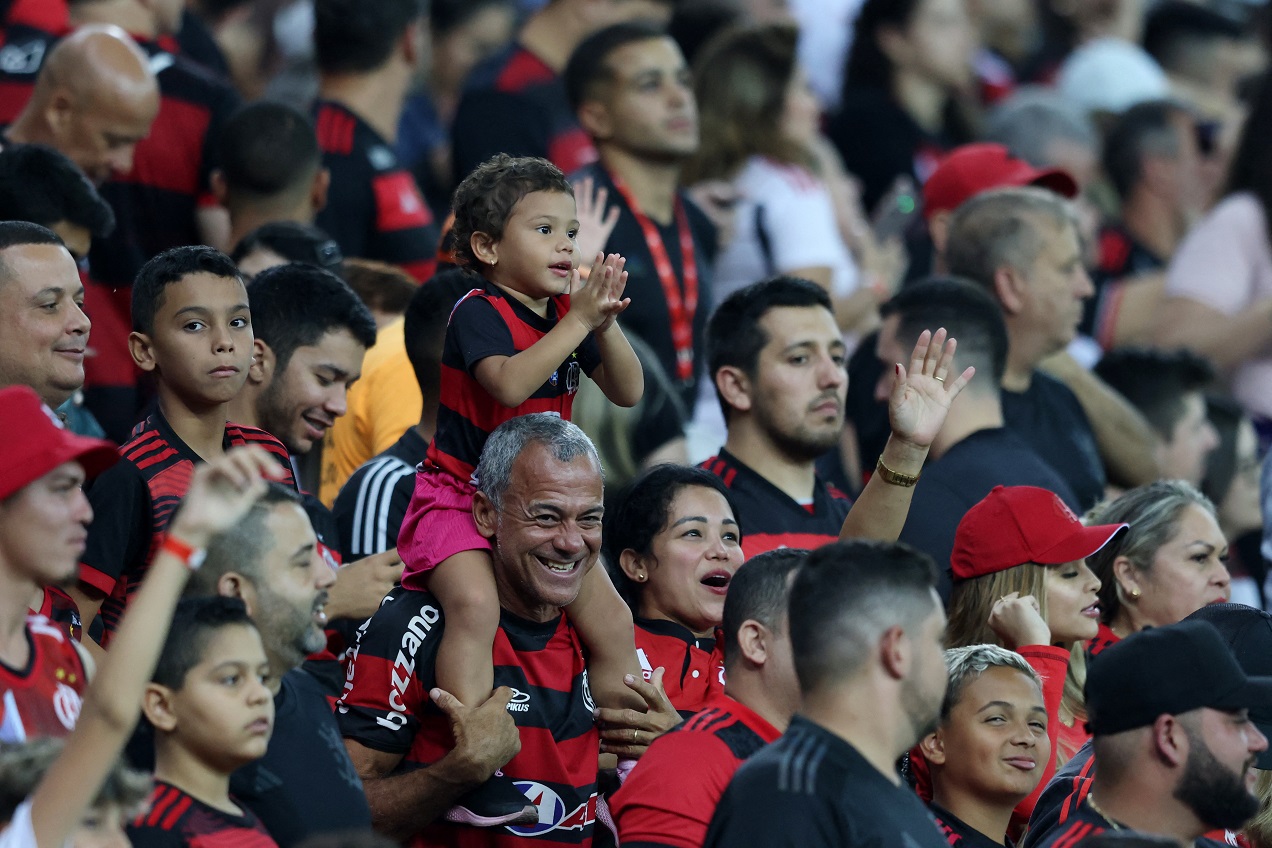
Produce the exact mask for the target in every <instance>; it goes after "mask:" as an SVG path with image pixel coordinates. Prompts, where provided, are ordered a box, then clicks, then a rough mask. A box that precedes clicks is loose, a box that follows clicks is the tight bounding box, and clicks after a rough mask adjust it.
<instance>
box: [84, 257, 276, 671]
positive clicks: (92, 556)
mask: <svg viewBox="0 0 1272 848" xmlns="http://www.w3.org/2000/svg"><path fill="white" fill-rule="evenodd" d="M132 323H133V332H132V334H131V335H130V336H129V339H128V341H129V347H130V350H131V352H132V356H133V361H134V362H136V364H137V366H138V367H139V368H141V370H143V371H146V372H149V373H151V374H153V375H154V376H155V377H156V378H157V382H156V394H157V398H156V400H157V404H156V409H155V411H154V412H153V413H151V415H150V416H148V417H147V418H146V419H145V420H144V421H142V422H141V423H140V424H139V425H137V427H136V428H135V429H134V430H133V434H132V439H131V440H130V441H129V442H128V443H127V444H125V445H124V446H123V447H122V448H121V449H120V454H121V456H122V459H123V461H122V462H120V463H118V464H117V465H116V466H115V467H114V468H112V469H111V470H110V471H109V472H108V473H106V474H103V475H102V476H101V477H100V478H98V480H97V482H96V483H95V484H94V485H93V488H92V489H91V490H90V492H89V501H90V503H91V504H92V506H93V512H94V514H95V515H96V520H95V521H94V522H93V525H92V527H91V529H90V531H89V534H88V546H87V548H86V550H85V552H84V556H83V559H82V562H81V567H80V576H79V583H78V585H77V586H75V587H72V588H71V589H70V590H69V591H70V594H71V595H72V597H73V598H74V599H75V602H76V603H77V604H78V605H79V609H80V613H81V615H82V617H83V620H84V621H85V622H89V623H91V622H92V621H93V619H94V618H96V617H97V615H98V613H99V612H100V613H101V617H102V630H101V632H100V635H98V633H97V631H96V630H93V631H91V633H92V635H93V636H94V638H96V639H97V640H98V641H99V642H100V643H101V645H102V646H103V647H107V646H109V644H110V639H111V637H112V634H113V633H114V631H115V629H116V627H117V625H118V623H119V618H120V616H121V615H122V614H123V611H124V609H125V608H126V607H127V605H128V602H129V600H130V599H131V598H132V596H133V594H134V593H135V592H136V589H137V587H138V586H139V585H140V583H141V579H142V577H143V576H144V575H145V573H146V569H147V567H148V566H149V563H150V561H151V559H153V557H154V556H155V552H156V551H157V550H158V548H159V546H160V544H161V543H162V542H163V539H164V531H165V529H166V528H167V526H168V521H169V519H170V518H171V516H172V512H173V510H174V509H175V508H176V505H177V503H178V502H179V501H180V499H181V498H182V496H184V495H185V493H186V489H187V488H188V486H189V482H190V477H191V475H192V474H193V472H194V467H195V465H196V464H198V463H201V462H205V461H209V460H212V459H215V458H218V457H221V456H223V455H224V454H225V452H226V451H227V450H228V449H229V448H231V447H233V446H236V445H250V444H254V445H259V446H260V447H262V448H264V449H265V450H267V451H268V452H269V453H270V454H272V455H273V456H274V457H275V458H276V459H277V460H278V461H279V463H280V464H281V465H282V466H283V467H284V468H286V469H289V471H288V474H287V476H286V479H284V480H283V481H282V482H284V483H286V484H288V485H292V486H294V485H295V479H294V477H293V476H292V474H291V472H290V468H291V461H290V458H289V457H288V455H287V449H286V448H284V447H283V445H282V444H281V443H280V442H279V441H278V440H277V439H275V438H274V437H273V436H271V435H269V434H268V433H266V432H265V431H263V430H257V429H255V428H253V427H244V426H240V425H237V424H231V423H227V421H226V419H227V417H228V410H229V403H230V400H232V399H233V398H234V397H235V395H237V394H238V393H239V391H240V390H241V389H242V388H243V383H244V381H246V380H247V371H248V367H249V366H250V365H251V362H252V342H253V336H252V319H251V314H250V312H249V310H248V300H247V290H246V288H245V287H244V285H243V279H242V277H241V276H240V275H239V273H238V269H237V268H235V266H234V263H233V262H232V261H230V259H229V257H227V256H225V255H224V254H223V253H220V252H219V251H216V250H213V249H212V248H210V247H202V246H194V247H178V248H174V249H172V250H168V251H165V252H164V253H161V254H159V255H158V256H156V257H155V258H154V259H152V260H150V261H149V262H147V263H146V265H145V266H144V267H143V268H142V269H141V272H140V273H139V274H138V275H137V280H136V281H135V282H134V284H133V292H132ZM86 644H87V643H86ZM90 647H93V646H92V645H91V644H90Z"/></svg>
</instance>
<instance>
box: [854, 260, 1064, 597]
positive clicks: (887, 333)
mask: <svg viewBox="0 0 1272 848" xmlns="http://www.w3.org/2000/svg"><path fill="white" fill-rule="evenodd" d="M928 327H944V328H945V329H946V330H948V331H949V333H950V335H952V336H954V337H955V338H957V339H958V362H959V365H963V366H966V365H971V366H974V367H975V368H976V372H977V374H979V375H981V378H978V379H976V380H973V381H972V382H971V383H970V384H969V385H968V387H967V389H966V390H965V391H964V393H963V394H962V395H960V396H959V397H958V398H956V399H955V400H954V401H953V402H952V403H951V404H950V412H949V415H947V416H946V418H945V424H944V425H943V426H942V427H941V431H940V433H938V434H937V437H936V440H935V441H934V442H933V443H932V450H931V452H930V453H929V454H928V461H927V464H926V465H925V466H924V467H923V474H922V476H921V477H920V478H919V482H918V483H917V484H916V485H915V487H914V500H913V502H912V503H911V505H910V514H909V517H908V518H907V519H906V522H905V527H904V528H902V530H901V536H900V540H901V541H902V542H905V543H907V544H909V545H913V546H914V547H916V548H918V549H919V550H920V551H923V552H924V553H925V554H927V555H928V556H930V557H932V559H934V560H935V561H936V565H937V574H938V578H939V582H938V588H937V591H938V592H939V593H940V595H941V597H942V598H946V599H948V598H949V594H950V579H949V575H948V569H949V564H950V551H951V550H953V547H954V534H955V531H956V530H957V529H958V523H959V521H961V520H962V518H963V515H964V514H965V513H966V512H967V511H968V510H969V509H971V508H972V507H973V506H975V505H976V504H977V503H979V502H980V500H981V499H982V498H984V497H985V496H986V495H988V494H989V492H990V490H991V489H993V488H994V487H995V486H1037V487H1039V488H1042V489H1047V490H1048V491H1052V492H1055V493H1056V494H1058V495H1059V496H1060V499H1061V500H1062V501H1064V502H1065V503H1066V504H1068V505H1069V507H1070V508H1071V509H1074V510H1076V509H1078V508H1079V505H1078V500H1077V498H1076V497H1075V496H1074V494H1073V491H1072V490H1071V489H1070V488H1069V484H1068V483H1066V482H1065V481H1064V478H1063V477H1061V476H1060V475H1059V474H1058V473H1057V472H1056V471H1055V470H1054V469H1053V468H1051V466H1049V465H1047V464H1046V463H1045V462H1043V461H1042V458H1041V457H1040V456H1038V454H1037V453H1035V452H1034V450H1033V448H1031V447H1029V445H1028V444H1026V443H1025V441H1024V440H1023V439H1021V438H1020V436H1018V435H1017V434H1016V433H1013V432H1012V431H1011V430H1008V429H1007V428H1006V427H1005V426H1004V422H1003V407H1002V389H1001V388H1000V386H999V381H1000V380H1001V379H1002V374H1003V369H1004V368H1005V367H1006V364H1007V328H1006V326H1005V325H1004V324H1003V316H1002V311H1001V310H1000V309H999V308H998V304H997V303H995V302H994V300H993V298H991V297H990V296H989V295H988V294H986V293H985V292H984V290H982V289H981V288H980V287H978V286H976V285H974V284H972V283H969V282H966V281H964V280H958V279H955V278H933V279H929V280H924V281H922V282H918V283H915V284H914V285H911V286H907V287H905V288H903V289H902V290H901V291H900V292H898V293H897V295H896V296H895V297H893V298H892V300H890V301H889V302H888V303H887V304H885V305H884V319H883V326H882V327H881V328H880V330H879V342H878V345H877V351H878V356H879V361H880V362H881V363H883V364H884V366H885V368H886V366H887V365H888V364H890V363H894V362H899V361H901V359H903V358H904V357H905V355H906V352H907V351H909V350H912V349H913V348H914V343H915V342H916V341H917V340H918V338H919V334H920V333H922V332H923V331H924V330H925V329H927V328H928ZM891 391H892V380H891V375H890V374H889V375H886V376H885V377H884V378H883V379H881V380H880V381H879V385H878V386H877V388H876V390H875V398H876V400H878V401H880V402H881V403H886V402H887V399H888V396H889V395H890V394H891Z"/></svg>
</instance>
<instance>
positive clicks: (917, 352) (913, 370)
mask: <svg viewBox="0 0 1272 848" xmlns="http://www.w3.org/2000/svg"><path fill="white" fill-rule="evenodd" d="M945 335H946V333H945V328H944V327H942V328H941V329H939V330H937V331H936V333H935V334H933V333H932V332H931V331H929V330H924V331H923V332H922V333H921V334H920V335H919V338H918V341H916V342H915V343H914V351H913V352H912V353H911V354H910V368H909V370H906V368H905V366H904V365H902V364H901V363H899V362H898V363H897V364H896V382H895V383H893V386H892V395H891V397H889V398H888V418H889V420H890V421H891V422H892V433H893V435H895V436H896V437H897V438H899V439H901V440H903V441H905V442H908V443H910V444H912V445H915V446H916V447H920V448H928V447H931V445H932V440H933V439H935V438H936V434H937V433H939V432H940V431H941V425H943V424H944V423H945V416H946V415H947V414H948V413H949V411H950V404H951V403H952V402H953V401H954V398H956V397H958V394H959V392H961V391H963V387H964V386H966V385H967V383H968V381H969V380H971V379H972V376H973V375H974V374H975V373H976V369H975V368H972V367H970V366H969V367H968V368H967V369H966V370H965V371H963V373H962V374H960V375H959V376H958V379H956V380H953V381H951V382H947V380H949V378H950V376H951V375H950V369H951V368H952V367H953V365H954V349H955V347H956V342H955V341H954V339H949V340H948V341H947V340H946V338H945Z"/></svg>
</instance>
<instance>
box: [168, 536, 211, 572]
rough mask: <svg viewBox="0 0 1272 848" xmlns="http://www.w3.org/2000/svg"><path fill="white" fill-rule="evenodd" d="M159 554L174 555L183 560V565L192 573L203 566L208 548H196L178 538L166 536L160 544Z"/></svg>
mask: <svg viewBox="0 0 1272 848" xmlns="http://www.w3.org/2000/svg"><path fill="white" fill-rule="evenodd" d="M157 553H168V554H172V555H173V556H174V557H176V558H177V559H179V560H181V564H182V565H184V566H185V567H186V568H188V569H190V570H191V571H198V570H199V566H201V565H203V560H204V559H206V558H207V555H208V550H207V548H196V547H193V546H191V545H188V544H186V543H185V542H183V541H181V540H180V539H178V538H177V537H176V536H170V535H167V534H164V537H163V541H162V542H160V543H159V550H158V552H157Z"/></svg>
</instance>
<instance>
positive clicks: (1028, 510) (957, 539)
mask: <svg viewBox="0 0 1272 848" xmlns="http://www.w3.org/2000/svg"><path fill="white" fill-rule="evenodd" d="M1129 526H1130V525H1129V524H1101V525H1097V526H1095V527H1087V526H1086V525H1085V524H1083V523H1082V522H1081V521H1079V520H1078V517H1077V516H1076V515H1074V514H1073V510H1071V509H1069V507H1068V506H1066V505H1065V502H1064V501H1062V500H1060V498H1059V497H1057V496H1056V495H1055V493H1053V492H1049V491H1047V490H1046V489H1039V488H1037V487H1035V486H995V487H994V489H993V491H991V492H990V493H989V494H988V495H986V496H985V498H984V500H982V501H981V502H980V503H978V504H976V506H974V507H972V508H971V509H969V510H968V511H967V514H966V515H964V516H963V520H962V521H960V522H959V523H958V530H957V531H956V532H955V534H954V550H953V551H952V552H951V553H950V569H951V570H952V571H953V572H954V579H955V580H967V579H969V578H972V577H980V576H981V575H984V574H995V573H997V572H999V571H1006V570H1007V569H1009V568H1015V567H1016V566H1018V565H1024V564H1025V563H1027V562H1036V563H1038V564H1040V565H1060V564H1061V563H1065V562H1073V561H1074V560H1079V559H1086V558H1087V557H1089V556H1091V555H1092V554H1093V553H1095V552H1096V551H1098V550H1099V549H1100V548H1102V547H1104V546H1105V545H1107V544H1108V543H1109V542H1111V541H1113V539H1114V538H1116V537H1117V536H1118V534H1120V533H1123V532H1125V531H1126V528H1128V527H1129Z"/></svg>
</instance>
